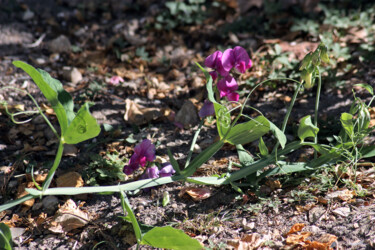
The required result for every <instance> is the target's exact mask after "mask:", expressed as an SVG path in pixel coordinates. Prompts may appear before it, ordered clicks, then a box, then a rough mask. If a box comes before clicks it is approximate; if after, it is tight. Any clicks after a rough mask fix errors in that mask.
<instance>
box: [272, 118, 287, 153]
mask: <svg viewBox="0 0 375 250" xmlns="http://www.w3.org/2000/svg"><path fill="white" fill-rule="evenodd" d="M268 122H269V123H270V130H271V132H272V133H273V134H274V135H275V137H276V138H277V140H279V143H280V145H281V148H284V147H285V144H286V136H285V134H284V133H283V131H281V130H280V129H279V128H278V127H277V126H276V125H275V124H273V123H272V122H270V121H268Z"/></svg>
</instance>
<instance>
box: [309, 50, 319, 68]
mask: <svg viewBox="0 0 375 250" xmlns="http://www.w3.org/2000/svg"><path fill="white" fill-rule="evenodd" d="M311 61H312V64H314V66H319V65H320V49H319V48H318V49H316V50H315V51H314V53H313V54H312V60H311Z"/></svg>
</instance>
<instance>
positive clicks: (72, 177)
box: [56, 172, 84, 187]
mask: <svg viewBox="0 0 375 250" xmlns="http://www.w3.org/2000/svg"><path fill="white" fill-rule="evenodd" d="M83 184H84V181H83V179H82V177H81V175H80V174H79V173H77V172H68V173H66V174H63V175H61V176H59V177H58V178H57V179H56V185H57V187H83Z"/></svg>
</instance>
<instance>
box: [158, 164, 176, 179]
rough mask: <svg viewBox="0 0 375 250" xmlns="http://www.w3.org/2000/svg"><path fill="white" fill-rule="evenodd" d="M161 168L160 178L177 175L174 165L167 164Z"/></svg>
mask: <svg viewBox="0 0 375 250" xmlns="http://www.w3.org/2000/svg"><path fill="white" fill-rule="evenodd" d="M161 166H162V169H160V171H159V175H160V177H168V176H172V175H173V174H174V173H176V171H175V170H174V169H173V167H172V164H170V163H169V162H165V163H163V164H161Z"/></svg>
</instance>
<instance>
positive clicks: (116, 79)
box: [109, 76, 124, 85]
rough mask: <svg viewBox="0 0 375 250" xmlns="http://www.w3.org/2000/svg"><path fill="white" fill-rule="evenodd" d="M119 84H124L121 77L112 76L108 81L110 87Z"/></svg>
mask: <svg viewBox="0 0 375 250" xmlns="http://www.w3.org/2000/svg"><path fill="white" fill-rule="evenodd" d="M120 82H124V79H123V78H122V77H121V76H112V77H111V79H109V83H110V84H112V85H118V84H119V83H120Z"/></svg>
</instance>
